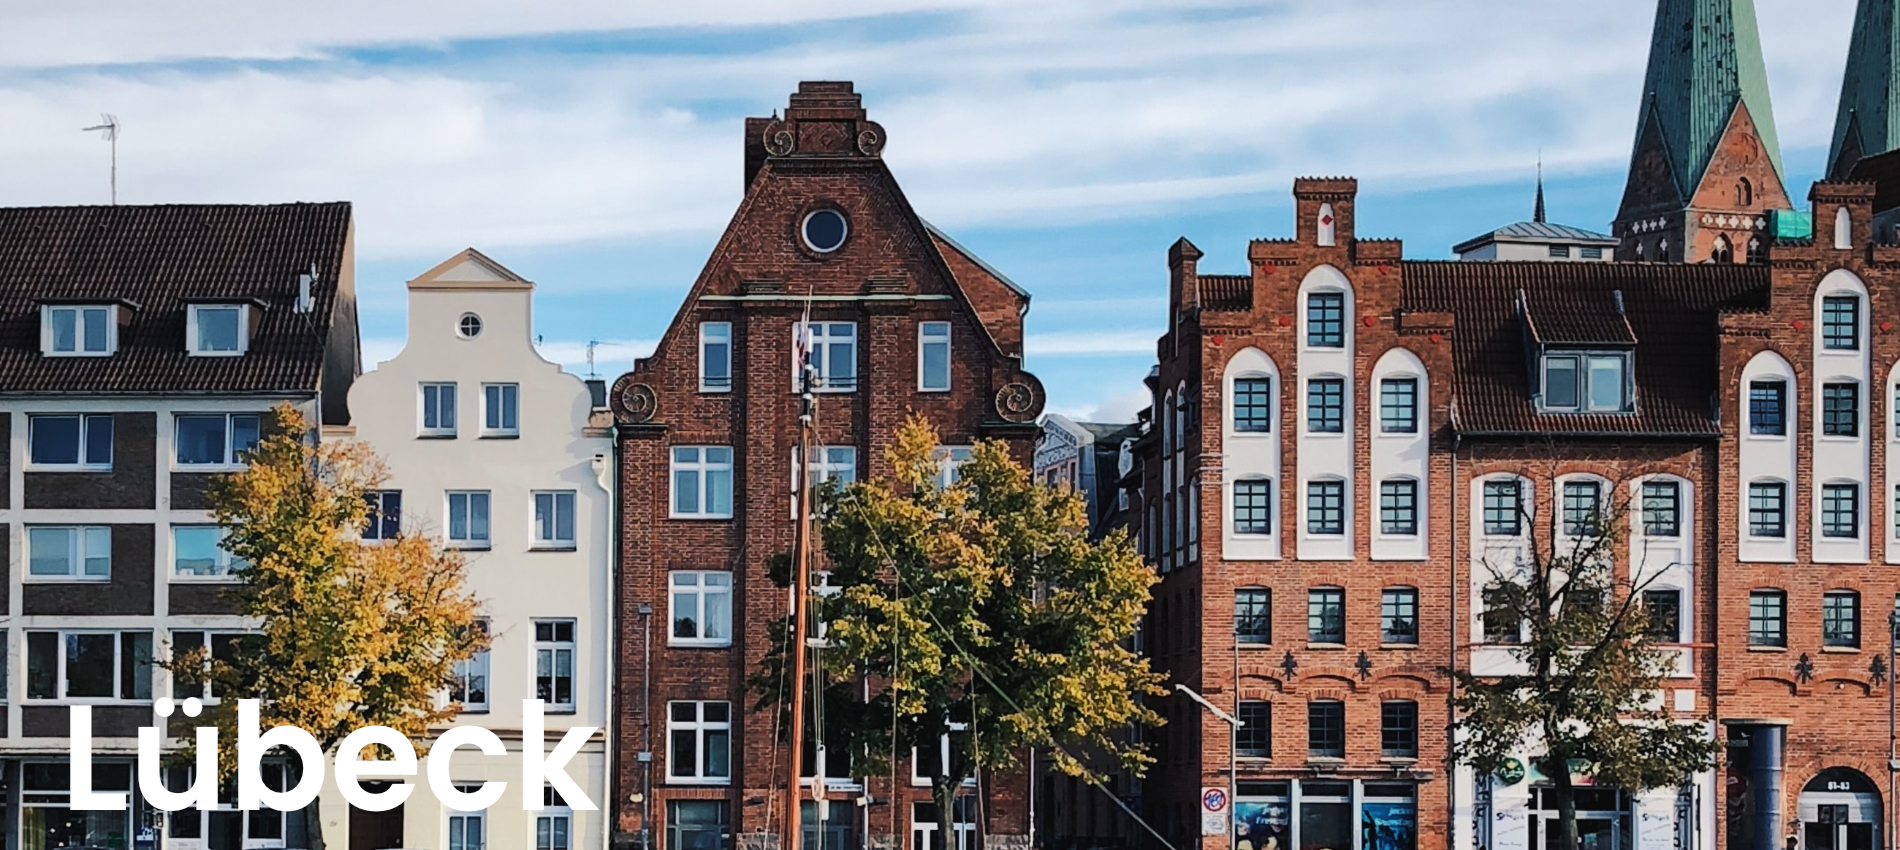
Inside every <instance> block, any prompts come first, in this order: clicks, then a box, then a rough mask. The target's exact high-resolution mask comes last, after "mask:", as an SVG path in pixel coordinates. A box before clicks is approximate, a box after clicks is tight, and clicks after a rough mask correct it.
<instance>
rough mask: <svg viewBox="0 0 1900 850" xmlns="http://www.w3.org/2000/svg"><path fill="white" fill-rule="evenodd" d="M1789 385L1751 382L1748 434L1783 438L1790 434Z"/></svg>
mask: <svg viewBox="0 0 1900 850" xmlns="http://www.w3.org/2000/svg"><path fill="white" fill-rule="evenodd" d="M1787 397H1788V383H1787V382H1786V381H1751V382H1749V384H1748V433H1750V434H1763V435H1772V436H1777V437H1779V436H1781V435H1783V434H1786V433H1788V415H1787V409H1788V408H1787Z"/></svg>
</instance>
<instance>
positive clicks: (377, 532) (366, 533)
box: [357, 490, 402, 542]
mask: <svg viewBox="0 0 1900 850" xmlns="http://www.w3.org/2000/svg"><path fill="white" fill-rule="evenodd" d="M391 496H394V497H396V511H395V513H396V517H395V519H396V533H395V534H384V533H383V531H382V524H383V522H384V521H385V519H387V517H388V514H389V497H391ZM363 498H364V500H366V501H368V502H369V503H370V506H369V515H368V516H367V517H365V518H364V521H363V531H362V532H361V533H360V534H358V535H357V538H358V539H360V540H375V541H379V542H381V541H389V540H395V539H396V538H397V537H400V536H402V491H401V490H368V491H365V492H364V493H363Z"/></svg>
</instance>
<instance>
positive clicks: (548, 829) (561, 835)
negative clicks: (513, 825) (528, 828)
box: [534, 786, 574, 850]
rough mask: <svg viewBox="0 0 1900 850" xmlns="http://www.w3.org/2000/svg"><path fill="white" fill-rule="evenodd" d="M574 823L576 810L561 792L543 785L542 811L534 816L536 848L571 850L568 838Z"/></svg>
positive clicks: (538, 849)
mask: <svg viewBox="0 0 1900 850" xmlns="http://www.w3.org/2000/svg"><path fill="white" fill-rule="evenodd" d="M573 825H574V810H573V809H572V808H569V807H568V805H567V801H566V800H564V799H561V793H560V792H559V791H556V790H554V789H553V788H552V787H550V786H542V788H541V811H540V812H538V813H537V814H536V815H535V817H534V850H571V845H569V844H568V840H569V833H570V832H571V831H572V827H573Z"/></svg>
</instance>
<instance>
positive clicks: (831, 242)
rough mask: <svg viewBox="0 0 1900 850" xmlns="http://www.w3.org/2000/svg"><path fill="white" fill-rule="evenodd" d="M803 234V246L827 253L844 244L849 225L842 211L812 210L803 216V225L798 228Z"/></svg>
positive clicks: (849, 230) (849, 229)
mask: <svg viewBox="0 0 1900 850" xmlns="http://www.w3.org/2000/svg"><path fill="white" fill-rule="evenodd" d="M799 229H800V230H801V231H802V232H803V233H804V236H805V247H807V248H810V249H812V250H813V251H817V252H818V253H820V254H829V253H831V252H833V251H836V250H838V249H839V248H840V247H842V246H843V245H844V238H845V236H846V235H847V234H849V233H850V232H851V225H850V224H849V223H848V222H846V221H845V218H844V213H841V212H839V211H837V210H831V209H825V210H814V211H812V212H811V213H810V214H809V215H806V216H805V221H804V224H803V226H801V227H800V228H799Z"/></svg>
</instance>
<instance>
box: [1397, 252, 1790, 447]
mask: <svg viewBox="0 0 1900 850" xmlns="http://www.w3.org/2000/svg"><path fill="white" fill-rule="evenodd" d="M1401 268H1402V270H1403V274H1404V281H1405V286H1404V296H1403V302H1402V305H1401V309H1403V310H1404V311H1406V312H1422V313H1450V314H1452V316H1453V317H1454V322H1455V325H1454V330H1453V332H1452V334H1451V338H1452V360H1453V373H1454V374H1453V376H1452V382H1453V389H1454V392H1455V394H1456V397H1457V399H1458V406H1457V410H1456V413H1455V415H1454V422H1453V426H1454V427H1455V428H1457V429H1458V430H1459V431H1461V432H1465V433H1467V434H1511V435H1530V434H1549V435H1600V436H1619V435H1621V436H1638V435H1671V436H1683V437H1709V436H1714V435H1717V434H1719V433H1720V429H1719V427H1718V423H1717V421H1716V419H1715V412H1714V410H1713V409H1712V407H1711V404H1710V400H1711V399H1712V398H1713V397H1714V395H1715V392H1716V389H1717V387H1716V379H1717V377H1718V376H1719V374H1720V372H1721V370H1720V368H1719V365H1720V364H1718V363H1717V362H1716V354H1717V351H1718V350H1719V346H1718V344H1717V339H1716V320H1717V317H1718V315H1719V314H1720V313H1721V312H1723V311H1724V310H1758V309H1764V308H1765V307H1766V305H1767V298H1768V286H1769V278H1768V274H1769V273H1768V269H1767V267H1765V266H1749V265H1715V264H1701V265H1684V264H1669V263H1540V262H1502V263H1460V262H1456V261H1424V262H1421V261H1408V262H1405V263H1404V264H1402V266H1401ZM1619 291H1620V292H1621V293H1622V298H1623V302H1624V308H1625V309H1624V312H1623V314H1622V315H1620V316H1619V315H1618V314H1616V313H1615V311H1614V301H1615V298H1616V295H1615V293H1617V292H1619ZM1520 292H1521V293H1523V296H1522V297H1523V298H1524V300H1525V302H1526V303H1527V304H1528V305H1529V308H1530V312H1531V314H1532V319H1533V321H1534V322H1538V323H1540V324H1539V325H1538V330H1537V332H1538V333H1540V334H1545V335H1548V336H1557V337H1570V338H1574V339H1579V340H1580V339H1583V338H1586V337H1595V336H1606V335H1609V334H1610V333H1611V332H1612V331H1613V330H1614V329H1615V327H1616V326H1617V324H1618V322H1617V321H1615V319H1624V320H1626V325H1625V327H1626V329H1627V333H1628V335H1629V338H1630V339H1631V340H1632V341H1633V344H1634V355H1633V356H1634V374H1635V381H1636V409H1635V412H1634V413H1622V414H1574V413H1570V414H1545V413H1539V412H1538V411H1537V410H1536V408H1535V407H1534V402H1533V400H1532V397H1531V375H1530V372H1529V368H1530V367H1529V362H1530V359H1529V357H1527V356H1526V355H1527V352H1526V341H1525V327H1524V326H1523V325H1522V324H1521V323H1520V321H1519V319H1518V312H1517V304H1518V299H1519V293H1520Z"/></svg>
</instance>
